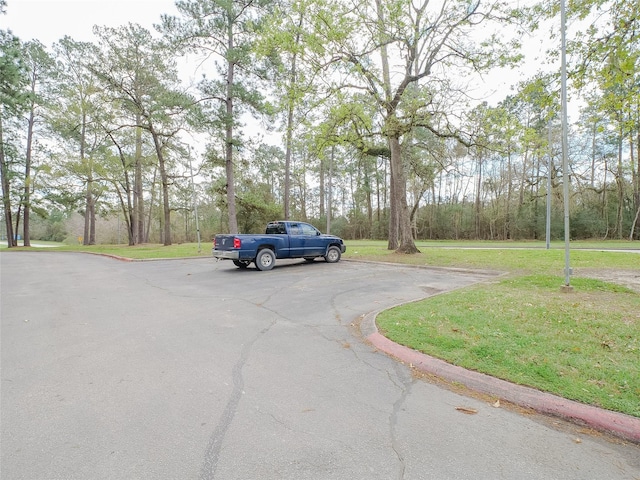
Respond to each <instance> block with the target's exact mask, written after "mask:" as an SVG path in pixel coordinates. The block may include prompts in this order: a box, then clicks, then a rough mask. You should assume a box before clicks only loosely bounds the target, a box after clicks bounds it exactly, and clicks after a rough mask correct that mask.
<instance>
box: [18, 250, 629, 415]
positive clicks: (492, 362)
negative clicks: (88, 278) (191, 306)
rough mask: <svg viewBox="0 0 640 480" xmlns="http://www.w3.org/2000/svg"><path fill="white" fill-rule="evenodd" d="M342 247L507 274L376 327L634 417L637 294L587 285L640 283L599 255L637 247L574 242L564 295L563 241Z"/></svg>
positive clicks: (159, 253) (623, 263)
mask: <svg viewBox="0 0 640 480" xmlns="http://www.w3.org/2000/svg"><path fill="white" fill-rule="evenodd" d="M346 243H347V252H346V253H345V254H344V258H345V259H349V258H350V259H359V260H368V261H382V262H392V263H401V264H411V265H424V266H439V267H455V268H469V269H484V270H496V271H501V272H505V273H506V276H504V277H500V279H499V280H496V281H494V282H490V283H483V284H479V285H475V286H472V287H468V288H465V289H461V290H458V291H455V292H449V293H446V294H443V295H437V296H434V297H430V298H427V299H425V300H423V301H420V302H415V303H410V304H408V305H404V306H400V307H396V308H393V309H391V310H387V311H385V312H382V313H381V314H380V315H379V316H378V319H377V322H378V326H379V328H380V330H381V332H382V333H383V334H385V335H386V336H387V337H389V338H390V339H392V340H394V341H396V342H398V343H401V344H403V345H407V346H409V347H411V348H414V349H416V350H420V351H422V352H424V353H427V354H430V355H433V356H435V357H439V358H442V359H444V360H446V361H448V362H451V363H453V364H456V365H461V366H463V367H466V368H469V369H472V370H477V371H480V372H483V373H487V374H489V375H493V376H496V377H499V378H503V379H505V380H509V381H512V382H515V383H519V384H523V385H529V386H532V387H535V388H539V389H541V390H545V391H548V392H551V393H554V394H557V395H560V396H563V397H565V398H570V399H574V400H578V401H581V402H584V403H588V404H593V405H598V406H601V407H603V408H607V409H610V410H614V411H619V412H623V413H627V414H630V415H634V416H637V417H640V294H639V293H637V292H635V291H632V290H629V289H627V288H625V287H623V286H621V285H619V284H617V283H616V282H615V281H610V282H605V281H601V280H596V279H593V278H589V277H590V276H591V277H593V276H594V272H595V273H597V272H599V271H606V272H608V276H609V277H611V276H612V272H613V276H615V272H624V271H626V272H627V273H629V272H631V273H633V272H636V271H637V272H638V274H639V275H640V254H638V253H621V252H612V251H601V250H602V249H638V248H639V245H638V244H637V243H630V242H576V243H572V244H571V247H572V250H571V255H570V265H571V267H572V268H573V269H574V275H573V276H572V277H571V285H572V286H573V292H571V293H563V292H561V290H560V286H561V285H562V284H563V283H564V273H563V271H564V255H565V252H564V243H560V242H555V243H554V244H553V245H552V248H551V249H550V250H546V249H545V244H544V242H452V241H443V242H420V241H418V242H417V246H418V248H419V249H420V250H421V253H419V254H416V255H399V254H396V253H394V252H391V251H389V250H387V249H386V242H380V241H348V242H346ZM210 248H211V246H210V244H209V243H203V244H202V245H201V250H200V252H198V245H197V244H195V243H185V244H180V245H172V246H169V247H165V246H162V245H141V246H135V247H128V246H113V245H98V246H91V247H83V246H61V247H59V249H60V250H70V251H86V252H92V253H103V254H110V255H117V256H122V257H128V258H134V259H151V258H176V257H194V256H203V257H208V256H210V255H211V252H210ZM525 248H526V249H525ZM16 250H22V249H20V248H19V249H16ZM31 250H34V249H33V248H32V249H31ZM41 250H43V251H44V250H51V249H50V248H42V249H41Z"/></svg>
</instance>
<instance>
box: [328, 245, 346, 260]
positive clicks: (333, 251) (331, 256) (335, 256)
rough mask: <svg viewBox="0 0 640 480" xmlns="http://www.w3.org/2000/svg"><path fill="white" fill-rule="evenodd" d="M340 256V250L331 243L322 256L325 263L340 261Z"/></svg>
mask: <svg viewBox="0 0 640 480" xmlns="http://www.w3.org/2000/svg"><path fill="white" fill-rule="evenodd" d="M341 256H342V252H341V251H340V249H339V248H338V247H336V246H335V245H332V246H331V247H329V250H327V254H326V255H325V256H324V259H325V261H326V262H327V263H336V262H339V261H340V257H341Z"/></svg>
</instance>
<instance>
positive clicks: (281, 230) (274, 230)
mask: <svg viewBox="0 0 640 480" xmlns="http://www.w3.org/2000/svg"><path fill="white" fill-rule="evenodd" d="M265 233H266V234H267V235H285V234H286V233H287V229H286V228H285V226H284V223H270V224H269V225H267V231H266V232H265Z"/></svg>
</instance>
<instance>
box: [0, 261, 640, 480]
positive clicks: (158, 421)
mask: <svg viewBox="0 0 640 480" xmlns="http://www.w3.org/2000/svg"><path fill="white" fill-rule="evenodd" d="M0 266H1V269H2V277H1V280H2V284H1V290H2V291H1V294H2V297H1V303H0V305H1V308H2V310H1V317H2V325H1V331H0V333H1V361H2V363H1V368H2V371H1V377H2V384H1V386H2V390H1V395H2V398H1V415H2V416H1V430H2V431H1V458H0V460H1V471H0V476H1V477H2V479H7V480H8V479H29V480H38V479H63V478H64V479H136V478H140V479H198V478H199V479H205V480H211V479H224V480H234V479H243V480H247V479H256V480H268V479H274V480H275V479H277V480H282V479H295V480H303V479H316V480H317V479H320V480H323V479H338V480H341V479H348V480H356V479H367V480H370V479H371V480H375V479H381V480H390V479H406V480H409V479H438V480H443V479H491V480H495V479H510V480H512V479H536V480H538V479H563V480H567V479H581V480H584V479H602V478H607V479H638V478H640V448H638V446H634V445H625V444H620V443H619V442H615V441H611V440H610V439H607V438H605V437H600V436H599V437H592V436H589V435H588V434H586V433H584V432H580V431H576V430H575V429H572V428H569V427H567V426H566V425H561V424H557V425H556V426H554V422H550V421H548V419H544V418H542V417H538V416H535V415H527V416H524V415H521V414H519V413H516V412H513V411H509V410H507V409H504V408H493V407H491V406H490V405H489V404H488V403H485V402H483V401H480V400H476V399H473V398H469V397H464V396H460V395H458V394H456V393H453V392H451V391H448V390H445V389H442V388H440V387H438V386H436V385H433V384H431V383H428V382H426V381H424V380H420V379H416V378H414V377H413V376H412V374H411V371H410V369H409V368H408V367H406V366H404V365H402V364H399V363H397V362H396V361H394V360H392V359H391V358H389V357H387V356H385V355H383V354H381V353H379V352H377V351H375V350H374V349H373V348H372V347H371V346H370V345H367V344H366V343H365V342H363V341H362V338H361V337H360V336H359V335H358V331H357V328H354V326H353V324H354V323H357V321H358V319H359V318H360V316H361V315H362V314H364V313H366V312H369V311H372V310H379V309H382V308H385V307H388V306H391V305H394V304H398V303H401V302H406V301H409V300H412V299H416V298H419V297H423V296H425V295H427V294H432V293H436V292H439V291H444V290H448V289H452V288H457V287H461V286H465V285H469V284H471V283H474V282H478V281H487V280H489V277H487V276H485V275H482V274H470V273H463V272H449V271H446V270H426V269H418V268H404V267H398V266H384V265H377V264H364V263H355V262H340V263H338V264H334V265H329V264H326V263H324V262H315V263H314V264H309V265H307V264H304V263H299V262H289V263H287V262H280V263H279V264H278V266H276V268H275V269H274V270H272V271H271V272H257V271H256V270H254V269H249V270H244V271H243V270H238V269H236V268H235V267H233V265H232V264H231V263H229V262H220V263H215V262H214V261H213V260H210V259H192V260H174V261H155V262H132V263H127V262H119V261H115V260H112V259H108V258H103V257H97V256H89V255H83V254H71V253H54V252H49V251H47V252H11V253H2V254H0ZM456 407H469V408H474V409H476V410H478V413H477V414H476V415H465V414H464V413H462V412H461V411H459V410H456Z"/></svg>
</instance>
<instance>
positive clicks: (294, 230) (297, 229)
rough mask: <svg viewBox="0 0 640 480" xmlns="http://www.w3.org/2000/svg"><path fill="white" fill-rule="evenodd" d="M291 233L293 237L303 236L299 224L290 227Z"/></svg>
mask: <svg viewBox="0 0 640 480" xmlns="http://www.w3.org/2000/svg"><path fill="white" fill-rule="evenodd" d="M289 231H290V232H291V235H301V234H302V230H301V229H300V225H298V224H297V223H292V224H291V226H290V227H289Z"/></svg>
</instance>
